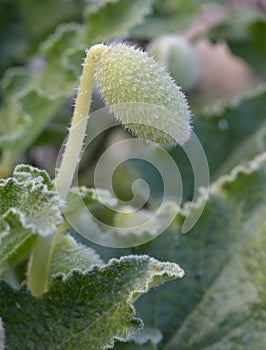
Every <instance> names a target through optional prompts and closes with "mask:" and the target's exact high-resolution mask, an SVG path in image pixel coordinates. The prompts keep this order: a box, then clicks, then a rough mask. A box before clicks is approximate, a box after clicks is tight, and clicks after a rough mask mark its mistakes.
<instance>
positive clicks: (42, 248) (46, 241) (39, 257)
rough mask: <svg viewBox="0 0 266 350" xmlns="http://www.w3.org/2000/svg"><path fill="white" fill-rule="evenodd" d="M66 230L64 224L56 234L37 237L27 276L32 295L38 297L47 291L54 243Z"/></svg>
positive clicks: (66, 226)
mask: <svg viewBox="0 0 266 350" xmlns="http://www.w3.org/2000/svg"><path fill="white" fill-rule="evenodd" d="M67 228H68V225H67V224H66V223H64V224H62V225H61V226H59V227H58V230H57V232H56V234H54V235H50V236H47V237H42V236H39V237H37V240H36V242H35V245H34V247H33V250H32V253H31V257H30V261H29V266H28V274H27V282H28V287H29V289H30V291H31V293H32V295H34V296H36V297H39V296H41V295H42V294H43V293H45V292H47V291H48V286H49V271H50V264H51V261H52V257H53V253H54V248H55V246H56V243H57V242H58V240H59V239H60V237H61V236H62V235H63V233H64V232H65V230H66V229H67Z"/></svg>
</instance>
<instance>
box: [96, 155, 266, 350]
mask: <svg viewBox="0 0 266 350" xmlns="http://www.w3.org/2000/svg"><path fill="white" fill-rule="evenodd" d="M265 193H266V153H264V154H263V155H261V156H259V157H257V158H256V159H255V160H253V161H251V162H250V163H248V164H247V165H245V166H244V165H243V166H239V167H237V168H235V170H234V171H233V172H232V174H231V175H228V176H224V177H222V178H221V179H220V180H218V181H217V182H215V183H214V184H213V185H212V186H211V188H210V193H209V199H208V201H207V204H206V207H205V209H204V211H203V214H202V216H201V218H200V220H199V221H198V223H197V224H196V225H195V227H194V228H193V229H192V230H191V231H190V232H189V233H187V234H183V235H182V234H181V232H180V228H181V226H182V222H183V220H184V218H183V217H182V215H179V216H178V217H177V220H176V224H177V225H178V226H179V228H177V230H176V231H173V230H172V231H169V232H165V233H164V234H163V235H161V236H160V237H159V238H157V239H155V240H153V241H152V242H150V243H148V244H146V245H144V246H141V247H136V248H134V249H132V250H131V252H133V253H139V254H142V253H143V252H146V253H147V254H149V255H152V256H154V257H155V258H157V259H162V258H163V259H166V260H168V261H175V260H176V258H177V257H178V260H179V261H182V264H183V265H182V266H183V267H184V270H185V271H186V276H185V278H183V279H182V280H181V281H180V282H179V283H178V284H177V283H172V284H171V285H168V286H167V288H165V287H164V286H163V287H162V288H160V290H159V291H157V293H154V292H153V291H151V292H150V293H149V295H148V297H146V296H144V297H143V298H142V299H141V300H140V301H139V302H138V303H137V305H136V308H137V310H138V312H139V314H140V315H141V317H142V319H143V321H144V323H145V326H149V327H155V328H158V329H160V330H161V331H162V334H163V339H162V342H161V343H160V346H159V349H164V350H172V349H173V350H176V349H181V350H183V349H184V350H192V349H193V350H207V349H208V350H210V349H211V350H222V349H223V350H225V349H226V350H235V349H237V350H238V349H239V350H240V349H256V350H257V349H259V350H263V349H265V334H266V308H265V307H266V302H265V284H266V278H265V276H266V273H265V268H266V267H265V261H266V257H265V251H266V240H265V232H266V196H265ZM193 210H194V211H197V210H199V209H198V207H197V206H196V205H195V206H194V207H193ZM103 252H104V250H103ZM103 252H101V255H102V256H103V255H104V254H103ZM105 253H106V251H105ZM119 253H120V254H121V251H120V252H119ZM123 253H124V254H125V253H126V252H125V251H124V252H123ZM107 254H108V251H107ZM112 254H113V252H112ZM120 348H124V349H126V346H122V345H121V347H119V349H120ZM135 348H136V349H138V347H137V345H136V347H135ZM139 349H141V348H139Z"/></svg>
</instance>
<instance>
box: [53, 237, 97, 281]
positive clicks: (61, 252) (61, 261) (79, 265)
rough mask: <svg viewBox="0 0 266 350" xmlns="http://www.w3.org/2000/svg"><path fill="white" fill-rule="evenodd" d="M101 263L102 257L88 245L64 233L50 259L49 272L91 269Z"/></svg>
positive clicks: (54, 273) (66, 272) (65, 272)
mask: <svg viewBox="0 0 266 350" xmlns="http://www.w3.org/2000/svg"><path fill="white" fill-rule="evenodd" d="M101 265H103V261H102V259H101V258H100V257H99V255H98V254H97V253H96V252H95V251H94V250H93V249H91V248H90V247H86V246H84V245H83V244H81V243H77V242H76V241H75V239H74V238H73V237H71V236H70V235H64V236H63V237H62V238H61V239H60V240H59V241H58V242H57V244H56V246H55V248H54V251H53V256H52V259H51V263H50V267H49V274H50V276H54V275H56V274H57V273H64V274H66V275H67V274H68V273H70V272H71V271H72V270H73V269H77V270H79V271H82V272H86V271H89V270H91V269H92V268H93V267H94V266H101Z"/></svg>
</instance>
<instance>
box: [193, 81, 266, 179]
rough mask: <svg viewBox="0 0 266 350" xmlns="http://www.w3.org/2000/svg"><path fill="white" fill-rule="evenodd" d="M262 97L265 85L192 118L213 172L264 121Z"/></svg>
mask: <svg viewBox="0 0 266 350" xmlns="http://www.w3.org/2000/svg"><path fill="white" fill-rule="evenodd" d="M265 98H266V86H265V85H262V86H261V87H260V88H257V89H254V90H252V91H250V92H249V93H247V94H245V95H243V96H242V97H239V98H235V99H234V100H232V101H231V102H230V103H228V104H226V105H224V106H221V107H220V108H219V107H218V108H217V107H216V109H213V110H209V111H208V112H206V113H203V114H202V115H201V116H198V117H197V118H195V133H196V134H197V135H198V137H199V139H200V141H201V143H202V146H203V148H204V150H205V152H206V156H207V159H208V163H209V167H210V172H211V174H212V175H214V173H215V172H216V171H219V168H220V167H221V166H222V165H223V162H225V161H226V160H227V159H228V158H229V157H230V156H231V153H232V151H234V150H235V149H236V148H237V147H239V146H240V145H241V143H242V142H244V141H245V140H246V139H247V138H249V137H250V136H251V135H252V134H253V133H256V132H257V131H258V130H259V129H260V128H261V127H262V125H263V124H264V123H265V113H266V106H265V103H264V101H265ZM210 145H211V147H210ZM255 155H256V154H253V157H254V156H255ZM237 164H238V163H235V164H233V166H236V165H237ZM231 169H232V168H231ZM231 169H230V170H231Z"/></svg>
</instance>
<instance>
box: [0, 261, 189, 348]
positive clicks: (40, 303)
mask: <svg viewBox="0 0 266 350" xmlns="http://www.w3.org/2000/svg"><path fill="white" fill-rule="evenodd" d="M63 276H64V275H62V274H61V275H58V276H57V277H55V278H54V279H53V281H52V283H51V287H50V289H49V291H48V292H47V293H46V294H44V295H43V296H42V297H41V298H34V297H32V296H31V295H30V293H29V292H28V291H27V290H26V288H25V287H22V288H21V289H20V290H14V289H12V288H11V287H10V286H9V285H7V284H6V282H4V281H2V282H1V283H0V315H1V317H2V319H3V323H4V327H5V337H6V344H7V350H8V349H13V350H15V349H19V350H22V349H27V350H30V349H40V344H41V348H42V349H62V350H63V349H64V350H67V349H77V348H80V349H91V350H94V349H95V350H99V349H107V348H110V347H112V346H113V344H114V341H115V340H117V339H120V340H126V339H128V338H129V337H130V336H131V335H132V334H134V333H135V332H136V331H137V330H138V329H139V328H140V327H141V324H142V322H141V320H139V319H138V318H136V317H135V310H134V308H133V306H132V304H133V303H134V301H135V300H136V298H137V297H138V296H139V295H141V294H143V293H146V292H147V291H148V290H149V289H150V288H151V287H155V286H158V285H159V284H161V283H163V282H166V281H168V280H172V279H175V278H181V277H182V276H183V270H182V269H180V268H179V266H178V265H176V264H173V263H161V262H159V261H157V260H155V259H153V258H149V257H148V256H145V255H144V256H128V257H123V258H121V259H120V260H117V259H112V260H110V261H109V263H108V264H107V265H105V266H103V267H101V268H99V267H95V268H94V269H93V270H92V271H90V272H88V273H82V272H78V271H74V272H72V273H71V274H69V275H68V276H66V277H63Z"/></svg>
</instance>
